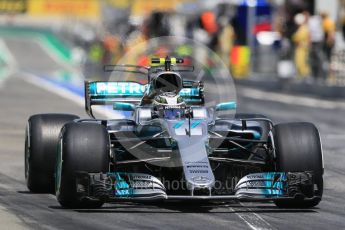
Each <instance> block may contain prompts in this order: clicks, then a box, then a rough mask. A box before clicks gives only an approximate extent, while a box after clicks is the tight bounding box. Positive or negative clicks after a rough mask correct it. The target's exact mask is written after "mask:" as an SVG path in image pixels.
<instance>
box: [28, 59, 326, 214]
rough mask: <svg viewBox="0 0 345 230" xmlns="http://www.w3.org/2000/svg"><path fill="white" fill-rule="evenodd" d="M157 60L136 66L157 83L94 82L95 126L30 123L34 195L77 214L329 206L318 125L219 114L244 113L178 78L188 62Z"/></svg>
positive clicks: (88, 103)
mask: <svg viewBox="0 0 345 230" xmlns="http://www.w3.org/2000/svg"><path fill="white" fill-rule="evenodd" d="M151 61H152V63H153V65H152V66H150V67H140V66H139V67H136V66H129V67H134V68H141V70H140V71H142V69H144V70H145V71H146V72H147V78H148V80H147V84H141V83H139V82H133V81H86V82H85V108H86V112H87V113H88V115H89V116H90V119H80V118H79V117H77V116H75V115H70V114H38V115H33V116H31V117H30V118H29V120H28V124H27V128H26V141H25V178H26V182H27V186H28V188H29V190H30V191H32V192H52V193H55V194H56V197H57V200H58V202H59V203H60V204H61V205H62V206H63V207H68V208H97V207H101V206H102V205H103V204H104V203H106V202H118V201H135V202H137V201H169V200H180V201H182V200H196V201H200V202H204V201H231V200H239V201H273V202H274V203H275V204H276V205H277V206H278V207H293V208H309V207H314V206H316V205H317V204H318V203H319V202H320V201H321V197H322V192H323V171H324V166H323V155H322V147H321V140H320V136H319V132H318V130H317V128H316V127H315V126H314V125H313V124H311V123H306V122H298V123H284V124H273V123H272V121H271V120H269V119H268V118H267V117H265V116H263V115H256V114H236V115H234V116H233V117H224V116H219V115H218V114H221V113H222V112H224V111H234V110H235V109H236V102H234V101H225V102H222V103H219V104H217V105H216V106H214V107H213V108H208V107H206V106H205V95H204V94H205V91H204V87H205V86H206V85H204V83H203V82H201V81H189V80H185V79H184V77H182V72H181V71H177V67H178V66H179V65H182V63H183V59H181V58H170V57H166V58H153V59H152V60H151ZM112 67H113V71H117V70H119V69H116V68H117V67H118V66H112ZM120 67H121V68H122V67H128V66H120ZM121 68H120V69H121ZM137 70H138V71H139V69H137ZM192 70H193V68H190V71H192ZM124 72H125V71H124ZM100 105H101V106H103V107H106V109H107V110H108V111H110V112H115V111H116V112H119V111H120V112H123V113H127V114H129V117H128V118H121V119H96V118H95V116H94V113H93V108H94V106H100ZM110 114H111V113H110Z"/></svg>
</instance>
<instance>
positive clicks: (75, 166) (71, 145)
mask: <svg viewBox="0 0 345 230" xmlns="http://www.w3.org/2000/svg"><path fill="white" fill-rule="evenodd" d="M109 151H110V143H109V136H108V132H107V130H106V128H105V127H104V126H102V125H100V124H96V123H68V124H66V125H65V126H64V128H63V129H62V130H61V135H60V141H59V147H58V154H57V165H56V196H57V200H58V201H59V203H60V204H61V206H62V207H65V208H98V207H101V206H102V205H103V202H101V201H99V200H86V199H83V200H80V199H79V197H78V196H77V188H76V172H77V171H83V172H88V173H100V172H103V173H106V172H108V171H109Z"/></svg>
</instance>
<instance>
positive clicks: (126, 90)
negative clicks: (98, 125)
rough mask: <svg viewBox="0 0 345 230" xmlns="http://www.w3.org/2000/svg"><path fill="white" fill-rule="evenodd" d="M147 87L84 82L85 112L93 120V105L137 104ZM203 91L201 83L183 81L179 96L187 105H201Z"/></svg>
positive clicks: (127, 83)
mask: <svg viewBox="0 0 345 230" xmlns="http://www.w3.org/2000/svg"><path fill="white" fill-rule="evenodd" d="M147 87H148V85H144V84H140V83H138V82H120V81H112V82H108V81H85V110H86V112H87V114H88V115H89V116H90V117H93V118H94V115H93V112H92V106H93V105H111V104H113V103H114V102H127V103H133V104H139V103H140V102H141V99H142V98H143V96H144V94H145V91H146V89H147ZM203 89H204V85H203V83H202V82H194V81H183V89H182V90H181V91H180V93H179V94H180V96H181V97H183V99H184V100H185V102H186V103H187V105H203V104H204V90H203Z"/></svg>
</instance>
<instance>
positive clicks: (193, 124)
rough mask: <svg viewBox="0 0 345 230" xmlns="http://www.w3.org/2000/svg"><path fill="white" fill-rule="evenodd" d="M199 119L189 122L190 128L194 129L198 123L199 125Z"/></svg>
mask: <svg viewBox="0 0 345 230" xmlns="http://www.w3.org/2000/svg"><path fill="white" fill-rule="evenodd" d="M200 123H201V121H194V122H193V123H192V124H191V126H190V127H191V128H192V129H194V128H195V127H197V126H198V125H200Z"/></svg>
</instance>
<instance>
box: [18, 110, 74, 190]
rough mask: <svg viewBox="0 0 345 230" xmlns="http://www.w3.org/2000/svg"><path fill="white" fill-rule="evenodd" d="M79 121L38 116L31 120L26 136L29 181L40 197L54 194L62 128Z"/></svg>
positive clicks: (53, 115)
mask: <svg viewBox="0 0 345 230" xmlns="http://www.w3.org/2000/svg"><path fill="white" fill-rule="evenodd" d="M75 119H79V117H78V116H75V115H71V114H37V115H33V116H31V117H30V118H29V120H28V123H27V127H26V134H25V150H24V151H25V154H24V155H25V156H24V158H25V180H26V184H27V187H28V189H29V190H30V191H31V192H36V193H50V192H54V169H55V163H56V149H57V143H58V137H59V133H60V130H61V128H62V127H63V126H64V125H65V124H66V123H68V122H71V121H73V120H75Z"/></svg>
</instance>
